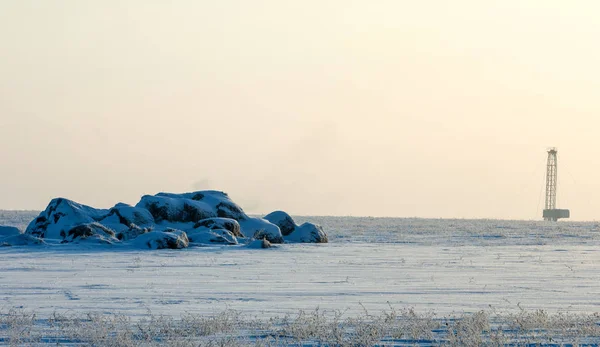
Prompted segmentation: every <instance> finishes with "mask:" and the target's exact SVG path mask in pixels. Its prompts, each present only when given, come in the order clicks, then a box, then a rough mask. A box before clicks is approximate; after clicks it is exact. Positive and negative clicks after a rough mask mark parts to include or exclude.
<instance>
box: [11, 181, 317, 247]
mask: <svg viewBox="0 0 600 347" xmlns="http://www.w3.org/2000/svg"><path fill="white" fill-rule="evenodd" d="M172 229H175V230H178V231H181V232H183V235H179V234H177V233H175V234H169V235H165V234H164V232H169V231H170V230H172ZM17 231H18V230H17ZM7 233H8V231H7ZM10 233H13V234H14V233H15V230H12V231H10ZM186 233H187V235H186ZM25 234H26V235H30V236H32V237H38V238H41V239H53V240H59V241H62V242H74V241H76V242H81V241H82V240H86V239H89V240H88V241H86V242H96V241H97V242H100V243H105V242H106V243H114V242H119V241H123V242H126V241H129V240H135V239H137V238H140V237H142V239H141V240H140V241H139V242H140V243H144V244H146V243H148V242H150V246H148V247H151V248H182V247H187V243H188V242H189V240H188V236H189V239H190V240H191V241H192V242H195V243H196V242H197V243H220V244H232V245H235V244H238V239H237V238H246V237H247V238H253V239H257V240H267V241H268V242H270V243H283V242H284V236H285V240H287V241H290V242H327V235H325V233H324V232H323V229H321V227H319V226H317V225H314V224H310V223H305V224H303V225H302V226H298V225H296V224H295V223H294V221H293V220H292V219H291V217H290V216H289V215H287V214H286V213H284V212H280V211H278V212H274V213H271V214H270V215H268V216H267V218H266V219H262V218H254V217H250V216H248V215H247V214H246V213H245V212H244V211H243V210H242V208H241V207H240V206H238V205H237V204H236V203H234V202H233V201H232V200H231V199H230V198H229V196H228V195H227V194H226V193H223V192H220V191H214V190H206V191H198V192H191V193H183V194H173V193H158V194H156V195H144V196H143V197H142V198H141V200H140V202H139V203H137V204H136V205H135V206H130V205H127V204H123V203H119V204H117V205H115V206H114V207H112V208H111V209H95V208H92V207H89V206H86V205H82V204H79V203H76V202H74V201H71V200H68V199H64V198H57V199H53V200H52V201H51V202H50V204H48V207H47V208H46V210H44V211H43V212H42V213H40V214H39V216H38V217H37V218H35V219H34V220H33V221H32V222H31V223H30V224H29V226H28V227H27V230H26V231H25ZM148 234H150V235H148ZM173 235H178V236H176V237H175V236H173ZM173 238H175V241H173Z"/></svg>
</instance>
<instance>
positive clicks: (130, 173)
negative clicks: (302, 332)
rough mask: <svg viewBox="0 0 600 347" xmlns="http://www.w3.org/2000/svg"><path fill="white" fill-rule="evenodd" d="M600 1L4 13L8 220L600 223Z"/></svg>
mask: <svg viewBox="0 0 600 347" xmlns="http://www.w3.org/2000/svg"><path fill="white" fill-rule="evenodd" d="M599 11H600V3H598V2H594V1H573V2H569V3H567V2H564V1H541V0H539V1H538V0H521V1H516V0H509V1H502V2H497V1H475V0H460V1H454V2H448V1H419V2H408V1H393V0H381V1H377V2H370V1H351V0H344V1H342V0H325V1H303V2H288V1H277V0H256V1H252V2H250V1H248V2H244V1H233V0H223V1H185V0H181V1H175V2H169V3H167V2H162V1H142V0H125V1H119V2H108V1H88V0H81V1H67V0H56V1H41V0H38V1H34V0H20V1H8V0H7V1H0V42H2V54H0V76H1V78H0V148H1V149H0V153H1V154H2V156H1V158H0V162H1V163H2V170H1V171H0V209H35V210H41V209H44V208H45V206H46V205H47V203H48V202H49V201H50V199H52V198H54V197H58V196H62V197H66V198H70V199H73V200H75V201H77V202H80V203H83V204H87V205H91V206H95V207H102V208H107V207H110V206H112V205H114V204H115V203H117V202H120V201H122V202H126V203H130V204H135V203H136V202H137V201H138V200H139V198H140V197H141V196H142V195H143V194H154V193H157V192H159V191H169V192H184V191H193V190H201V189H216V190H223V191H226V192H228V193H229V195H230V196H231V197H232V199H233V200H234V201H236V202H238V203H239V204H240V205H241V206H242V207H243V208H244V209H245V210H246V211H247V212H249V213H266V212H270V211H272V210H276V209H277V210H279V209H281V210H285V211H287V212H289V213H290V214H294V215H358V216H398V217H433V218H498V219H541V209H542V208H543V203H544V201H543V196H542V195H543V191H542V188H543V185H544V174H545V164H546V152H545V151H546V148H547V147H550V146H556V147H557V148H558V165H559V166H558V175H559V186H558V207H560V208H569V209H570V210H571V215H572V218H571V220H597V219H598V216H599V215H598V212H597V211H596V210H595V205H596V202H597V201H599V199H600V185H599V183H598V180H597V179H596V176H597V175H598V171H599V169H600V168H599V164H598V163H597V161H596V160H595V159H596V157H595V154H596V150H597V148H600V136H598V129H599V128H600V117H599V116H600V98H599V97H598V96H599V95H600V94H599V93H600V64H598V62H599V61H600V48H598V45H597V39H598V37H600V21H598V20H597V14H598V13H600V12H599Z"/></svg>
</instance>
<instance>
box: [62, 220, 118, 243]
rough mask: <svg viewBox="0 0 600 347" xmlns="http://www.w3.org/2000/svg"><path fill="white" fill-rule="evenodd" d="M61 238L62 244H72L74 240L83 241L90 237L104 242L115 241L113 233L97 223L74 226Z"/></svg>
mask: <svg viewBox="0 0 600 347" xmlns="http://www.w3.org/2000/svg"><path fill="white" fill-rule="evenodd" d="M62 236H63V237H62V238H63V241H62V242H73V241H75V240H83V239H87V238H90V237H92V238H96V239H101V240H106V241H107V242H111V243H112V242H114V241H116V238H115V232H114V231H113V230H111V229H109V228H107V227H105V226H104V225H102V224H100V223H97V222H93V223H86V224H80V225H77V226H74V227H73V228H71V229H70V230H69V231H68V232H66V233H65V234H64V235H62Z"/></svg>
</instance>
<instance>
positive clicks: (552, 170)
mask: <svg viewBox="0 0 600 347" xmlns="http://www.w3.org/2000/svg"><path fill="white" fill-rule="evenodd" d="M557 153H558V151H557V150H556V148H550V149H548V164H547V169H546V205H545V207H544V212H543V217H544V220H548V221H553V222H556V221H557V220H558V219H559V218H569V217H570V216H571V212H570V211H569V210H561V209H557V208H556V189H557V188H556V185H557V181H558V162H557V156H556V154H557Z"/></svg>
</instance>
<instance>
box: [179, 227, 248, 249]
mask: <svg viewBox="0 0 600 347" xmlns="http://www.w3.org/2000/svg"><path fill="white" fill-rule="evenodd" d="M186 233H187V236H188V239H189V240H190V242H194V243H205V244H209V243H219V244H226V245H237V244H238V240H237V238H236V237H235V235H233V233H232V232H231V231H229V230H226V229H208V228H206V227H199V228H196V229H193V230H189V231H187V232H186Z"/></svg>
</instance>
